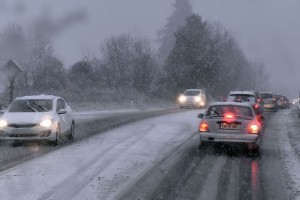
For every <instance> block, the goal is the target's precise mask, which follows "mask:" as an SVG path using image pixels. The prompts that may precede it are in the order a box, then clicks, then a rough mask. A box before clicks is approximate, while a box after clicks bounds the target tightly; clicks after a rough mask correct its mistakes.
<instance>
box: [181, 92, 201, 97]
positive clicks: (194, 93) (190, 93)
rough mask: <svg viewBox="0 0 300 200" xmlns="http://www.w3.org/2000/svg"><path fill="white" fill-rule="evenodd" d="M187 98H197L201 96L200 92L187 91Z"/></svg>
mask: <svg viewBox="0 0 300 200" xmlns="http://www.w3.org/2000/svg"><path fill="white" fill-rule="evenodd" d="M183 94H184V95H185V96H197V95H198V94H200V92H199V91H185V92H184V93H183Z"/></svg>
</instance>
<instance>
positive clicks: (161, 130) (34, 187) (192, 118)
mask: <svg viewBox="0 0 300 200" xmlns="http://www.w3.org/2000/svg"><path fill="white" fill-rule="evenodd" d="M202 112H203V111H202ZM198 113H200V111H199V110H197V111H188V112H183V113H175V114H169V115H165V116H160V117H155V118H151V119H147V120H142V121H139V122H135V123H132V124H129V125H126V126H123V127H122V128H116V129H114V130H112V131H108V132H106V133H103V134H100V135H95V136H93V137H90V138H89V139H87V140H82V141H80V142H77V143H74V144H71V145H69V146H66V147H64V148H60V149H58V150H55V151H52V152H50V153H48V154H46V155H44V156H42V157H39V158H36V159H33V160H30V161H28V162H25V163H23V164H20V165H18V166H15V167H13V168H11V169H9V170H6V171H3V172H1V173H0V187H1V189H2V192H1V193H0V199H8V200H9V199H74V198H76V199H109V198H111V197H112V196H114V195H115V194H116V193H117V192H118V191H120V190H121V189H122V188H124V187H126V185H127V184H129V183H130V182H131V181H133V180H135V178H136V177H137V176H139V175H141V174H142V173H143V172H144V171H146V170H147V169H148V168H149V167H151V166H152V165H154V164H155V163H156V162H157V161H158V160H159V159H161V158H163V156H164V154H165V153H167V152H169V151H170V150H171V149H172V148H175V147H176V146H178V145H180V143H181V142H183V141H185V140H186V138H188V137H191V135H193V134H194V132H195V131H196V130H197V126H198V122H199V119H197V114H198Z"/></svg>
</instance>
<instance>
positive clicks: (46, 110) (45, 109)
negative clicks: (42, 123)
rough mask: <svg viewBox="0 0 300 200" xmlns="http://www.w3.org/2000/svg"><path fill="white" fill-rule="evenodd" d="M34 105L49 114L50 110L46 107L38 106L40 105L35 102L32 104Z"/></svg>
mask: <svg viewBox="0 0 300 200" xmlns="http://www.w3.org/2000/svg"><path fill="white" fill-rule="evenodd" d="M32 104H33V105H36V106H38V107H40V108H41V109H43V110H44V111H45V112H48V111H49V110H48V109H47V108H45V107H44V106H42V105H40V104H38V103H35V102H32Z"/></svg>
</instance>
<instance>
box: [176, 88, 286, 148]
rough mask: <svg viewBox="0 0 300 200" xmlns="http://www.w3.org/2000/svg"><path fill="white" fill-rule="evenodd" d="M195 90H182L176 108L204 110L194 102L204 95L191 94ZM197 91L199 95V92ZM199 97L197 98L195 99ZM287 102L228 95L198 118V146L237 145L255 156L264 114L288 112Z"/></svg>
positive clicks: (275, 97) (270, 97)
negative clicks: (214, 144) (282, 109)
mask: <svg viewBox="0 0 300 200" xmlns="http://www.w3.org/2000/svg"><path fill="white" fill-rule="evenodd" d="M190 91H196V89H192V90H191V89H189V90H186V91H185V92H184V93H183V94H182V95H180V96H179V104H180V108H183V107H184V106H194V107H197V108H198V107H205V106H207V103H208V102H207V99H206V98H205V101H203V102H205V104H201V105H199V104H198V102H199V101H196V98H200V99H201V100H203V99H204V98H203V96H206V95H205V94H204V95H203V93H204V91H203V90H199V93H191V92H190ZM200 91H201V92H200ZM198 95H199V97H198ZM288 105H289V101H288V98H287V97H285V96H282V95H275V94H274V93H271V92H256V91H231V92H230V93H229V94H228V96H227V98H226V99H224V100H222V101H221V102H214V103H211V104H210V105H209V106H208V108H207V110H206V111H205V113H204V114H199V115H198V117H199V118H201V119H202V120H201V121H200V123H199V133H200V145H199V147H205V146H206V144H207V143H216V142H218V143H221V142H222V143H223V142H225V143H241V144H243V145H246V147H247V148H248V149H249V150H250V151H252V152H253V153H255V154H259V146H260V135H261V132H262V129H263V124H264V123H263V121H264V111H265V110H270V111H277V110H278V108H279V107H280V108H288V107H289V106H288Z"/></svg>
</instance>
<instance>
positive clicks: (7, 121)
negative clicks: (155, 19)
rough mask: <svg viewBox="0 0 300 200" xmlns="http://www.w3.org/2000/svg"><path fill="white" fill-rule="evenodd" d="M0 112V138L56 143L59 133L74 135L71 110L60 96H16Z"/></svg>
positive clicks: (67, 135)
mask: <svg viewBox="0 0 300 200" xmlns="http://www.w3.org/2000/svg"><path fill="white" fill-rule="evenodd" d="M2 112H3V115H2V116H1V117H0V140H16V141H22V140H24V141H28V140H46V141H49V142H50V143H51V144H54V145H56V144H58V143H59V141H60V139H61V137H62V136H66V137H67V138H68V139H69V140H72V139H73V138H74V133H75V122H74V117H73V111H72V109H71V108H70V106H69V105H68V104H67V103H66V102H65V100H64V99H62V98H60V97H57V96H51V95H37V96H25V97H19V98H16V99H15V100H14V101H13V102H12V103H11V104H10V105H9V107H8V108H7V109H6V110H5V111H2Z"/></svg>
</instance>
